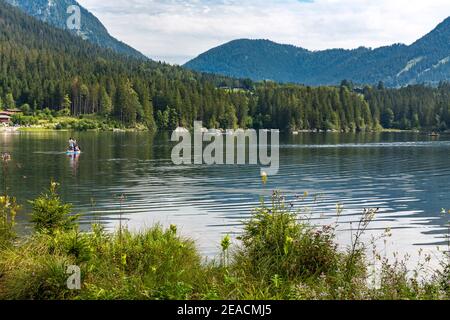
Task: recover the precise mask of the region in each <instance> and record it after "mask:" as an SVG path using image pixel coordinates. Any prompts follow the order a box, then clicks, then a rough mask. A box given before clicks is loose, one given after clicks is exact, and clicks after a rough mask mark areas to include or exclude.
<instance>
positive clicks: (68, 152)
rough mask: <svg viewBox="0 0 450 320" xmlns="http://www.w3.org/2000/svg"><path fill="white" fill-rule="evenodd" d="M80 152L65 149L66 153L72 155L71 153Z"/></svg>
mask: <svg viewBox="0 0 450 320" xmlns="http://www.w3.org/2000/svg"><path fill="white" fill-rule="evenodd" d="M80 153H81V151H70V150H67V151H66V154H69V155H72V154H80Z"/></svg>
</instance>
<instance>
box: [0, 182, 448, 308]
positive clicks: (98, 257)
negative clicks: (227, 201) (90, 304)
mask: <svg viewBox="0 0 450 320" xmlns="http://www.w3.org/2000/svg"><path fill="white" fill-rule="evenodd" d="M52 188H53V189H52ZM33 203H35V204H37V203H39V206H38V208H35V211H34V213H33V216H34V222H35V233H34V234H33V235H32V236H30V237H29V238H26V239H22V240H20V241H19V242H16V243H13V241H14V239H13V238H11V239H10V245H5V246H1V249H0V299H448V298H449V294H450V288H449V267H448V263H446V264H445V265H444V266H443V271H441V272H436V273H435V274H433V275H431V277H430V280H428V281H422V280H420V279H421V278H419V275H414V274H413V275H411V274H410V273H409V272H408V270H407V269H406V267H405V266H404V265H403V264H402V263H400V262H395V263H393V264H391V263H390V262H389V261H387V260H384V259H381V258H380V262H381V268H380V273H381V274H380V276H379V279H378V282H379V283H378V284H377V285H373V284H372V281H369V279H370V272H369V270H370V269H371V266H370V265H369V264H368V263H367V259H366V257H365V254H364V252H366V250H365V249H366V248H365V247H364V245H363V244H362V243H361V242H360V241H359V239H360V235H361V234H362V233H363V232H364V231H365V228H366V227H367V225H368V223H369V222H370V220H371V219H372V218H373V215H374V213H375V211H373V210H367V211H366V212H365V213H364V215H363V217H362V218H361V222H360V227H359V228H358V230H357V231H356V232H355V235H354V243H353V244H352V246H350V247H349V248H348V250H346V251H340V250H339V249H338V247H337V245H336V243H335V240H334V233H335V232H334V227H322V228H315V227H312V226H311V225H309V224H308V223H307V222H302V221H301V220H299V219H298V218H299V216H298V214H297V212H294V211H293V210H292V209H291V207H288V206H286V205H285V201H284V198H283V197H282V196H280V195H279V194H277V193H274V195H273V198H272V203H271V205H270V206H266V205H265V204H262V205H261V207H260V208H258V209H256V210H255V213H254V215H253V217H252V218H251V219H250V221H248V222H247V223H246V224H245V229H244V232H243V234H242V236H241V238H240V240H241V245H240V246H239V247H238V248H236V249H234V250H231V248H230V247H231V240H230V238H229V237H225V238H224V239H223V241H222V243H221V244H222V248H223V253H222V259H220V260H218V261H204V260H202V258H201V255H200V254H199V252H198V250H197V249H196V247H195V244H194V243H193V241H191V240H188V239H185V238H182V237H180V236H179V235H178V233H177V229H176V227H175V226H171V227H170V228H169V229H167V230H165V229H163V228H162V227H161V226H154V227H153V228H151V229H149V230H146V231H145V232H141V233H132V232H130V231H128V230H126V229H119V230H117V231H116V232H114V233H108V232H105V230H104V229H103V228H102V227H101V226H99V225H93V226H92V231H91V232H89V233H87V232H80V231H79V230H78V227H77V226H76V225H75V224H73V223H72V222H73V221H72V219H73V217H76V216H72V215H69V212H70V210H68V209H69V208H70V207H69V206H67V205H64V204H63V203H61V201H60V199H59V197H58V196H57V193H56V185H55V184H52V186H51V188H50V192H49V193H48V194H47V195H46V194H44V195H43V196H41V197H40V198H39V199H37V200H35V201H34V202H33ZM0 205H1V206H2V207H1V208H0V212H2V214H3V212H6V211H5V208H4V207H5V205H4V202H1V203H0ZM43 208H52V210H49V211H48V212H45V210H43ZM37 209H38V210H37ZM50 211H52V213H50ZM55 213H56V214H55ZM61 213H63V214H61ZM49 217H51V219H49ZM55 217H56V218H55ZM38 218H39V219H38ZM43 221H45V223H43ZM43 226H45V227H43ZM4 230H10V229H3V228H2V229H1V232H2V239H3V240H5V239H6V238H8V237H9V236H11V237H13V233H11V234H9V233H4ZM69 265H77V266H79V267H80V268H81V272H82V288H81V290H79V291H76V290H75V291H72V290H69V289H68V288H67V278H68V275H67V274H66V271H67V267H68V266H69Z"/></svg>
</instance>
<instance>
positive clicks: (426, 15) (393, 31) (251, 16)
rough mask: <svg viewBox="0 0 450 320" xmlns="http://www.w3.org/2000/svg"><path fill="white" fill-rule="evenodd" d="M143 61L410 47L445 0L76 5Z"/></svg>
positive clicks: (92, 1)
mask: <svg viewBox="0 0 450 320" xmlns="http://www.w3.org/2000/svg"><path fill="white" fill-rule="evenodd" d="M78 1H79V3H80V4H81V5H83V6H85V7H86V8H87V9H89V10H90V11H92V12H93V13H94V14H95V15H96V16H97V17H98V18H99V19H100V20H101V21H102V22H103V23H104V24H105V26H106V27H107V28H108V30H109V31H110V33H111V34H112V35H113V36H115V37H117V38H119V39H120V40H122V41H124V42H126V43H128V44H130V45H131V46H133V47H135V48H136V49H138V50H140V51H142V52H143V53H145V54H147V55H149V56H150V57H153V58H157V59H160V60H165V61H168V62H171V63H183V62H186V61H187V60H188V59H190V58H193V57H195V56H197V55H198V54H200V53H202V52H204V51H206V50H208V49H210V48H212V47H215V46H218V45H220V44H223V43H224V42H227V41H230V40H234V39H237V38H253V39H270V40H273V41H276V42H280V43H289V44H294V45H297V46H301V47H304V48H307V49H311V50H321V49H327V48H338V47H339V48H355V47H359V46H362V45H363V46H367V47H379V46H383V45H390V44H393V43H397V42H402V43H406V44H409V43H412V42H413V41H415V40H417V39H418V38H419V37H421V36H423V35H424V34H425V33H427V32H429V31H431V30H432V29H433V28H434V27H435V26H436V25H437V24H438V23H439V22H441V21H442V20H444V19H445V18H447V17H448V16H450V2H449V1H448V0H428V1H423V0H395V1H393V0H378V1H373V0H314V2H312V3H309V2H310V1H306V0H304V1H299V0H240V1H238V0H187V1H182V0H109V1H104V0H78Z"/></svg>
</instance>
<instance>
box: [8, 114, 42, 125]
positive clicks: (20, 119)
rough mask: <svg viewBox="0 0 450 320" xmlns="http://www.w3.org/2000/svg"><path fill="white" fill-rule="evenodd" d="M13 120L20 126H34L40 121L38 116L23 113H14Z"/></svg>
mask: <svg viewBox="0 0 450 320" xmlns="http://www.w3.org/2000/svg"><path fill="white" fill-rule="evenodd" d="M11 122H12V123H13V124H15V125H19V126H32V125H37V124H38V123H39V120H38V118H36V117H34V116H24V115H22V114H14V115H13V116H12V117H11Z"/></svg>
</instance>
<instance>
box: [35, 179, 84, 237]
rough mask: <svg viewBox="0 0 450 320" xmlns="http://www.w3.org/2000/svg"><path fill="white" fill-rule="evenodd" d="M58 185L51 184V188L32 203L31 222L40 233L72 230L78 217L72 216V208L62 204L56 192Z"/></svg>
mask: <svg viewBox="0 0 450 320" xmlns="http://www.w3.org/2000/svg"><path fill="white" fill-rule="evenodd" d="M57 187H58V184H57V183H56V182H51V183H50V188H49V190H48V191H47V192H46V193H43V194H42V195H41V196H39V197H38V198H37V199H35V200H33V201H30V204H31V206H32V209H33V211H32V214H31V222H32V223H33V225H34V229H35V230H36V231H37V232H40V233H54V232H55V231H56V230H65V231H67V230H71V229H73V227H74V226H75V222H76V220H77V219H78V216H76V215H71V210H72V206H71V205H70V204H64V203H62V201H61V199H60V198H59V195H58V193H57V191H56V189H57Z"/></svg>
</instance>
